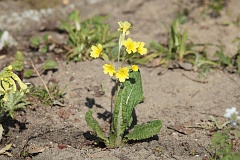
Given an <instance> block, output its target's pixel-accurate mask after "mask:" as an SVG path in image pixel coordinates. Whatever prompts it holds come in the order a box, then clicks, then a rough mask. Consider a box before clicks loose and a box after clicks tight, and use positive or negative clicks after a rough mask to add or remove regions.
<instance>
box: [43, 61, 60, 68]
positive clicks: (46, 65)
mask: <svg viewBox="0 0 240 160" xmlns="http://www.w3.org/2000/svg"><path fill="white" fill-rule="evenodd" d="M56 66H57V63H56V62H55V61H53V60H47V61H46V62H45V63H44V64H43V69H44V70H48V69H53V68H55V67H56Z"/></svg>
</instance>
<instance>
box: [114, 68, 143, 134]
mask: <svg viewBox="0 0 240 160" xmlns="http://www.w3.org/2000/svg"><path fill="white" fill-rule="evenodd" d="M142 100H143V90H142V80H141V74H140V71H138V72H130V73H129V79H127V80H126V81H125V82H124V83H122V86H121V88H120V90H119V92H118V95H117V99H116V103H115V109H114V129H115V131H117V133H119V134H120V135H121V134H123V133H124V131H125V130H126V129H128V127H129V126H130V125H131V124H132V112H133V109H134V107H135V106H136V105H137V104H139V103H140V102H141V101H142ZM118 131H120V132H118Z"/></svg>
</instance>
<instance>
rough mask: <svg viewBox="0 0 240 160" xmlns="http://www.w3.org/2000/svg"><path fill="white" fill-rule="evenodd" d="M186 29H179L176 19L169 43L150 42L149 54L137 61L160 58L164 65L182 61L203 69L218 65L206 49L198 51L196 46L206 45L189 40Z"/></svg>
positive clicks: (167, 65) (159, 63) (172, 26)
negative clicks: (209, 56) (208, 56)
mask: <svg viewBox="0 0 240 160" xmlns="http://www.w3.org/2000/svg"><path fill="white" fill-rule="evenodd" d="M188 41H189V40H188V35H187V32H186V31H181V30H179V20H178V19H176V20H175V21H173V23H172V24H171V27H170V29H169V35H168V44H167V45H162V44H159V43H156V42H152V43H150V47H149V50H150V51H149V52H150V54H148V55H147V56H144V57H142V58H139V57H138V58H139V59H137V60H136V61H135V60H130V61H133V62H135V63H139V62H140V63H141V64H142V63H146V62H149V61H151V60H153V59H159V62H158V65H164V66H165V67H166V68H168V67H169V66H170V65H171V66H176V67H177V66H179V64H180V63H182V62H184V63H189V64H191V65H193V67H192V69H197V70H200V71H203V69H206V68H209V66H216V65H217V63H215V62H213V61H211V60H209V59H207V56H206V53H205V52H204V51H198V50H196V49H195V47H198V46H205V45H203V44H191V43H189V42H188Z"/></svg>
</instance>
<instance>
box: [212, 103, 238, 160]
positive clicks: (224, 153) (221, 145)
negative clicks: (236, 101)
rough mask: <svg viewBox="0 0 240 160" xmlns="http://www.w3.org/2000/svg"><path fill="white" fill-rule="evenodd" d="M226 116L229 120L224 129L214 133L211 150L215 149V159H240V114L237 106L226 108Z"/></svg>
mask: <svg viewBox="0 0 240 160" xmlns="http://www.w3.org/2000/svg"><path fill="white" fill-rule="evenodd" d="M224 117H225V118H228V119H229V121H228V122H227V123H225V124H228V126H227V127H225V128H224V129H223V131H218V132H216V133H214V134H213V138H212V144H211V150H213V151H214V154H213V157H212V159H213V160H238V159H240V148H238V151H237V148H236V147H237V146H238V147H239V144H240V142H239V138H240V123H239V120H240V116H238V112H237V110H236V108H235V107H232V108H231V109H226V114H225V115H224Z"/></svg>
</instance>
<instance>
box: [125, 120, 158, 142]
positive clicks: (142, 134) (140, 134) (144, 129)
mask: <svg viewBox="0 0 240 160" xmlns="http://www.w3.org/2000/svg"><path fill="white" fill-rule="evenodd" d="M161 127H162V122H161V121H160V120H155V121H152V122H149V123H147V124H140V125H136V126H135V127H134V128H133V131H132V132H130V133H129V134H128V135H126V138H127V139H128V140H142V139H146V138H150V137H152V136H154V135H156V134H158V133H159V131H160V129H161Z"/></svg>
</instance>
